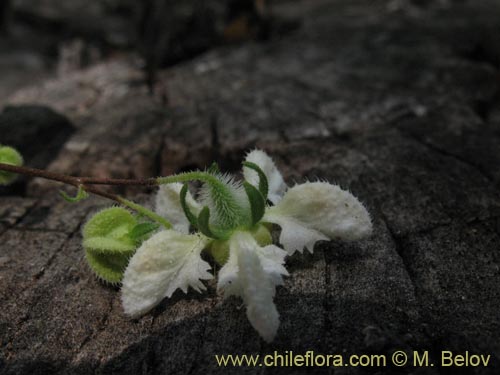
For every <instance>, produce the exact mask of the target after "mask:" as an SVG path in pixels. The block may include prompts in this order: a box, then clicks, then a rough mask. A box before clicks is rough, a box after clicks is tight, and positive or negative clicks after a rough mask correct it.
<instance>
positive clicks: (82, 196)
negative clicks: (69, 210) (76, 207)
mask: <svg viewBox="0 0 500 375" xmlns="http://www.w3.org/2000/svg"><path fill="white" fill-rule="evenodd" d="M59 193H60V194H61V196H62V197H63V199H64V200H65V201H66V202H70V203H76V202H80V201H82V200H84V199H86V198H88V196H89V195H88V193H87V192H86V191H85V188H84V187H83V185H80V186H78V191H77V192H76V195H75V196H74V197H70V196H69V195H68V194H66V193H65V192H64V191H62V190H60V191H59Z"/></svg>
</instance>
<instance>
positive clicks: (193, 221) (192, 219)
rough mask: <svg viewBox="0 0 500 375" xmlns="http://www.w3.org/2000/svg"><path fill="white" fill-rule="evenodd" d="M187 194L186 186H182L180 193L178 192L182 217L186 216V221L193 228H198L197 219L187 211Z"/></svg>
mask: <svg viewBox="0 0 500 375" xmlns="http://www.w3.org/2000/svg"><path fill="white" fill-rule="evenodd" d="M187 193H188V184H187V183H186V184H184V185H183V186H182V189H181V192H180V194H179V195H180V199H181V207H182V209H183V211H184V215H186V218H187V219H188V221H189V223H190V224H191V225H192V226H193V227H194V228H198V219H197V218H196V216H195V215H194V214H193V213H192V212H191V210H190V209H189V206H188V204H187V202H186V196H187Z"/></svg>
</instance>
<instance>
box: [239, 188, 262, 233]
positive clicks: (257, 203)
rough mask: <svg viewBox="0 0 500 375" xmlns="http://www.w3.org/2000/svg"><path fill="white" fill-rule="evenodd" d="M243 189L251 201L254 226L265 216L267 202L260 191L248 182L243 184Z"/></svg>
mask: <svg viewBox="0 0 500 375" xmlns="http://www.w3.org/2000/svg"><path fill="white" fill-rule="evenodd" d="M243 187H244V188H245V192H246V193H247V196H248V200H249V201H250V210H251V212H252V225H255V224H257V223H258V222H259V221H260V219H262V217H263V216H264V213H265V211H266V200H265V199H264V196H263V195H262V194H261V192H260V191H259V190H257V188H256V187H255V186H253V185H252V184H250V183H248V182H246V181H245V182H243Z"/></svg>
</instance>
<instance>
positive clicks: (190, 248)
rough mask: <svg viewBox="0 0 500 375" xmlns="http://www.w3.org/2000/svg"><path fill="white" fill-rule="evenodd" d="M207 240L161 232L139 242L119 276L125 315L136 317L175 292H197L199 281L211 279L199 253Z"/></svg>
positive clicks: (207, 265) (166, 231)
mask: <svg viewBox="0 0 500 375" xmlns="http://www.w3.org/2000/svg"><path fill="white" fill-rule="evenodd" d="M206 244H207V239H205V238H203V237H200V236H197V235H186V234H182V233H178V232H175V231H173V230H165V231H162V232H159V233H156V234H155V235H153V236H152V237H151V238H150V239H148V240H147V241H145V242H143V244H142V245H141V247H140V248H139V249H138V250H137V252H136V253H135V255H134V256H133V257H132V259H131V260H130V263H129V265H128V266H127V269H126V270H125V274H124V276H123V286H122V303H123V308H124V310H125V313H126V314H127V315H130V316H139V315H142V314H144V313H146V312H148V311H149V310H151V309H152V308H153V307H154V306H156V305H157V304H158V303H160V301H161V300H162V299H164V298H165V297H170V296H171V295H172V293H173V292H174V291H175V290H176V289H181V290H182V291H183V292H184V293H187V290H188V288H189V287H192V288H193V289H195V290H196V291H198V292H200V291H201V290H204V289H205V286H204V285H203V283H202V282H201V281H200V279H201V280H208V279H211V278H212V277H213V276H212V274H210V273H209V272H207V271H208V270H210V265H209V264H208V263H207V262H205V261H204V260H202V259H201V257H200V253H201V251H202V250H203V248H204V247H205V245H206Z"/></svg>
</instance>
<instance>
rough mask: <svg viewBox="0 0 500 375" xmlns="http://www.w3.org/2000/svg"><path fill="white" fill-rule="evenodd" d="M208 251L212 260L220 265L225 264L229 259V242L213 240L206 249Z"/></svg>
mask: <svg viewBox="0 0 500 375" xmlns="http://www.w3.org/2000/svg"><path fill="white" fill-rule="evenodd" d="M208 251H209V253H210V255H211V256H212V258H214V260H215V261H216V262H217V263H218V264H219V265H220V266H223V265H224V264H226V262H227V260H228V259H229V241H226V240H215V241H212V243H211V244H210V246H209V247H208Z"/></svg>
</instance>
